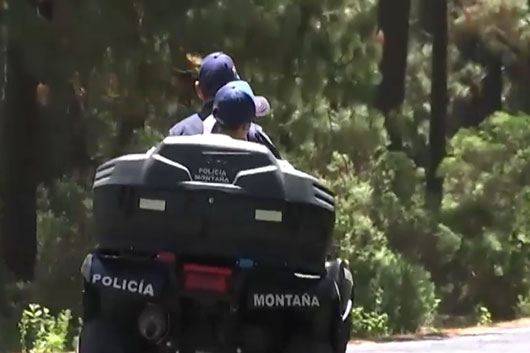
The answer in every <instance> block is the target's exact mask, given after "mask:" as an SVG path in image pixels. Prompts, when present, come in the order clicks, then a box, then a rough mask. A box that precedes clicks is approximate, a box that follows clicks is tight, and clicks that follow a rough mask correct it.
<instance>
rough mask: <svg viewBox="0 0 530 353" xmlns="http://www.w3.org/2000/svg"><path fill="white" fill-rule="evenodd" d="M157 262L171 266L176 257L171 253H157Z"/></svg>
mask: <svg viewBox="0 0 530 353" xmlns="http://www.w3.org/2000/svg"><path fill="white" fill-rule="evenodd" d="M157 260H158V261H159V262H161V263H164V264H168V265H173V264H175V262H176V261H177V257H176V255H175V254H173V253H171V252H159V253H158V255H157Z"/></svg>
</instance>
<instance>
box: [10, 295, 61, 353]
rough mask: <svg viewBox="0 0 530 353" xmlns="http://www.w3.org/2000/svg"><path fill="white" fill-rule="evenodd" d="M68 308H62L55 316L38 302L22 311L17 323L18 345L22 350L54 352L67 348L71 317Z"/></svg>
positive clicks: (38, 352)
mask: <svg viewBox="0 0 530 353" xmlns="http://www.w3.org/2000/svg"><path fill="white" fill-rule="evenodd" d="M71 317H72V316H71V312H70V310H63V311H61V312H60V313H59V314H58V315H57V316H53V315H51V314H50V310H49V309H48V308H46V307H42V306H40V305H38V304H30V305H29V307H28V309H26V310H24V312H23V313H22V318H21V319H20V322H19V324H18V327H19V330H20V345H21V347H22V351H23V352H30V353H56V352H64V351H65V349H66V348H67V337H68V333H69V324H70V319H71Z"/></svg>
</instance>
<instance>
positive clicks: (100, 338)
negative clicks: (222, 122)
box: [79, 318, 130, 353]
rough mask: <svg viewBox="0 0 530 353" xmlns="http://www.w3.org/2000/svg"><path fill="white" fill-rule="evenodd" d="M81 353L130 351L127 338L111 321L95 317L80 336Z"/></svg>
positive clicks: (121, 352) (125, 352)
mask: <svg viewBox="0 0 530 353" xmlns="http://www.w3.org/2000/svg"><path fill="white" fill-rule="evenodd" d="M79 353H130V352H128V350H127V349H126V346H125V340H124V339H123V335H121V334H120V333H119V332H118V331H117V330H116V328H115V327H114V326H113V325H111V324H110V323H109V322H107V321H105V320H103V319H101V318H94V319H92V320H90V321H89V322H87V323H86V324H85V325H84V326H83V329H82V331H81V335H80V337H79Z"/></svg>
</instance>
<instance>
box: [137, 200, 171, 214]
mask: <svg viewBox="0 0 530 353" xmlns="http://www.w3.org/2000/svg"><path fill="white" fill-rule="evenodd" d="M138 207H139V208H141V209H144V210H151V211H165V210H166V201H165V200H153V199H142V198H141V199H140V204H139V206H138Z"/></svg>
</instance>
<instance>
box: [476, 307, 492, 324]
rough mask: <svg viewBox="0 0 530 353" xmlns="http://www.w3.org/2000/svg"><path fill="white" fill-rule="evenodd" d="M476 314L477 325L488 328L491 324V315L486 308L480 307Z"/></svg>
mask: <svg viewBox="0 0 530 353" xmlns="http://www.w3.org/2000/svg"><path fill="white" fill-rule="evenodd" d="M475 314H476V316H477V323H478V325H479V326H487V325H490V324H491V313H490V311H489V310H488V308H486V307H485V306H483V305H479V306H478V307H477V308H476V309H475Z"/></svg>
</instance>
